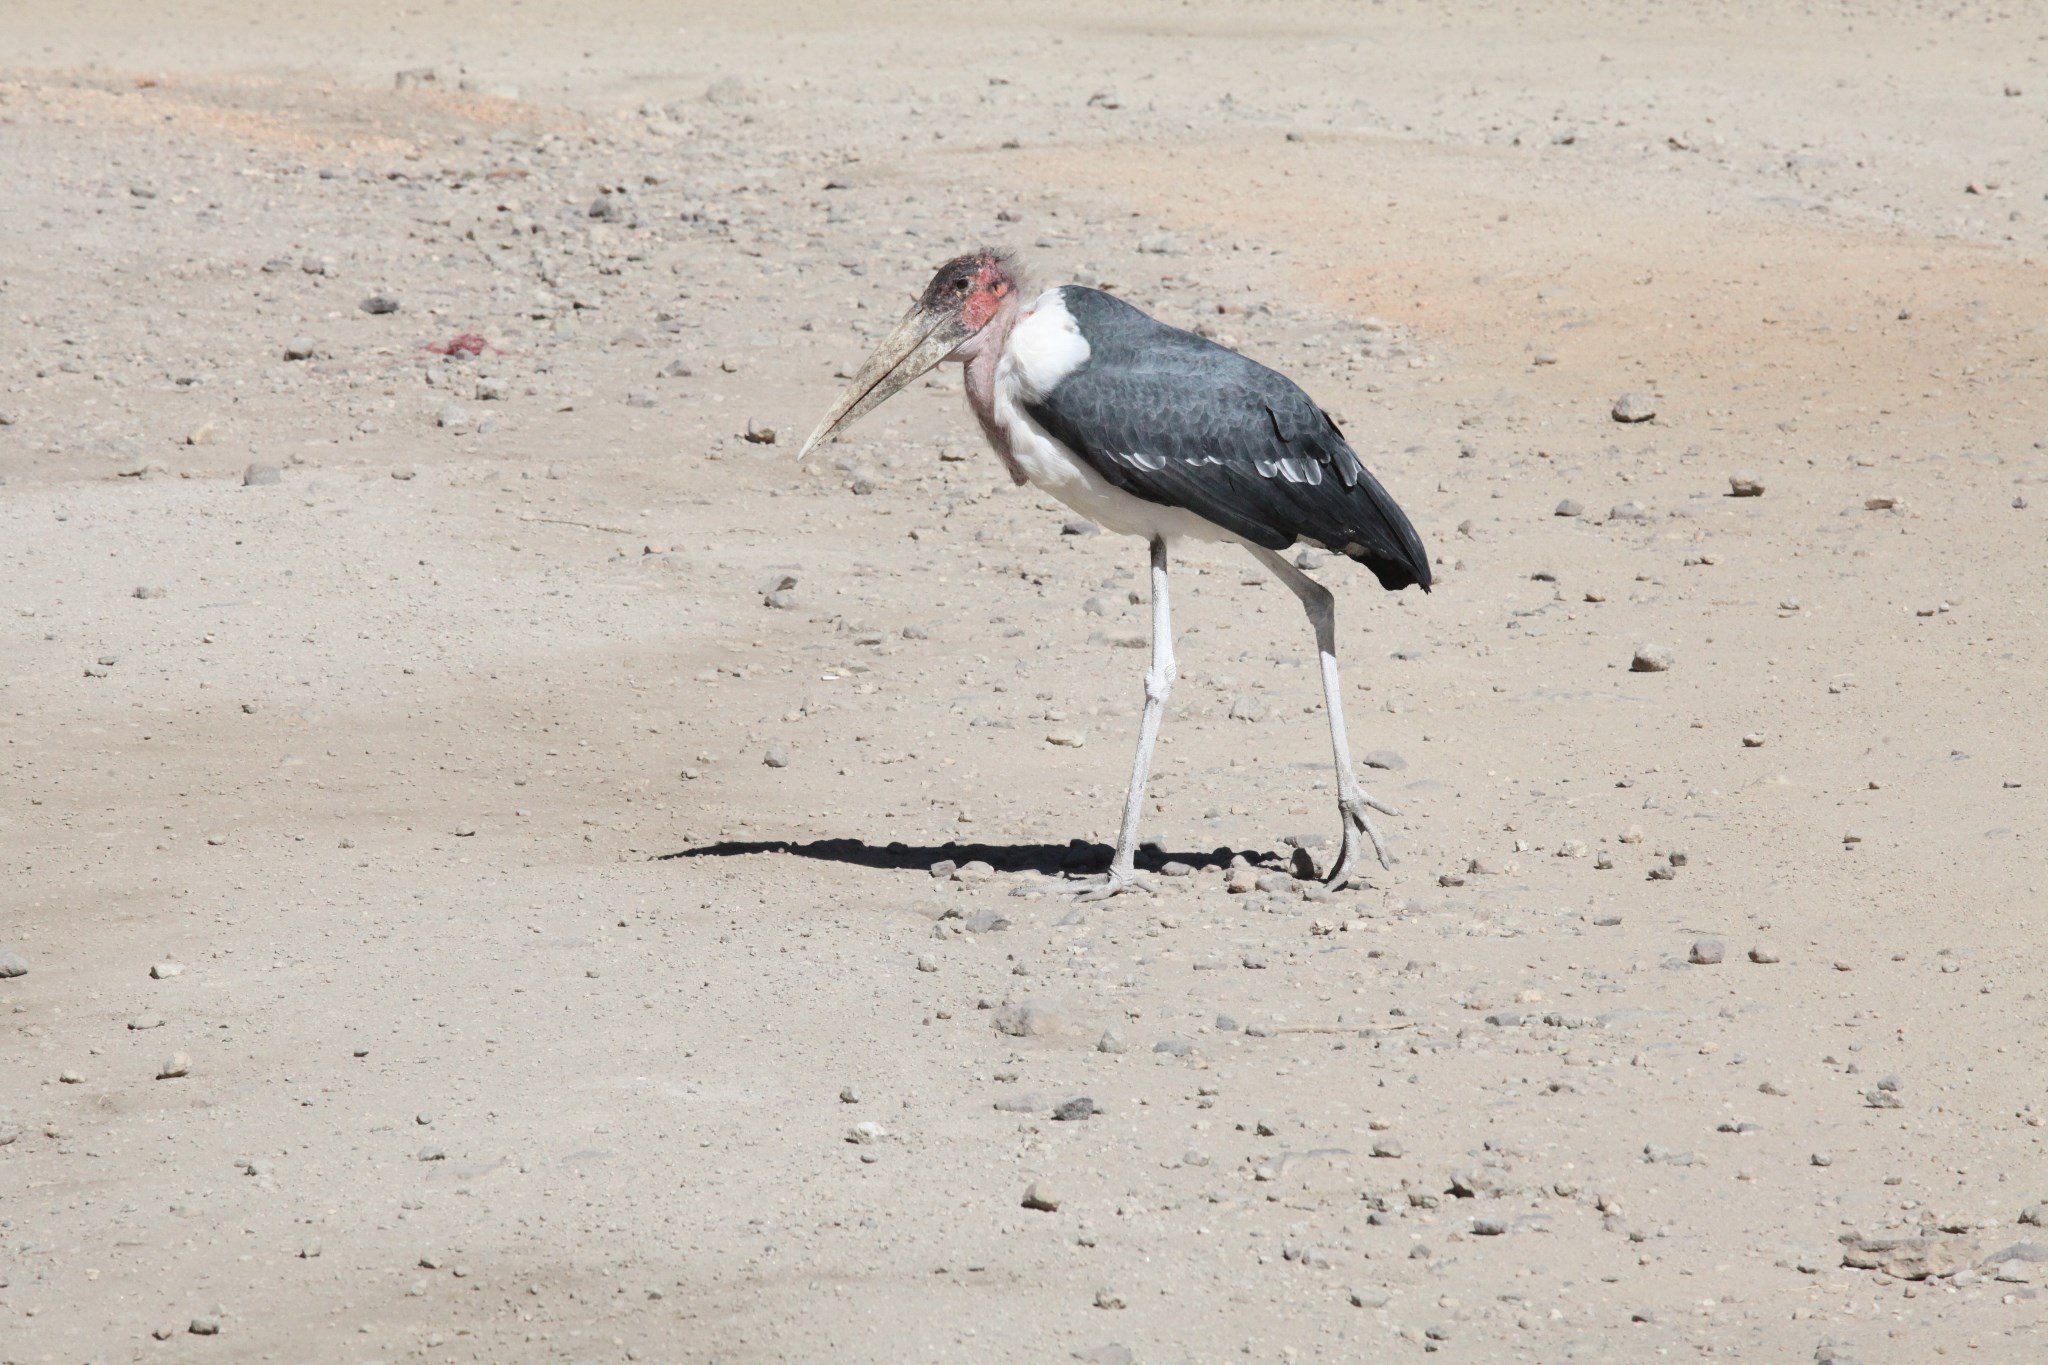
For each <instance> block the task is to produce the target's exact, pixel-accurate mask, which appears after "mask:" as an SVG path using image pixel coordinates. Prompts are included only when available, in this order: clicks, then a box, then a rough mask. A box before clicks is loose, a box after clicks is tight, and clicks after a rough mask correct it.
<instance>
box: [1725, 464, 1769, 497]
mask: <svg viewBox="0 0 2048 1365" xmlns="http://www.w3.org/2000/svg"><path fill="white" fill-rule="evenodd" d="M1728 492H1729V495H1730V496H1731V497H1737V498H1760V497H1762V496H1763V495H1764V481H1763V476H1762V475H1760V474H1755V473H1752V472H1750V471H1749V470H1743V471H1741V472H1739V473H1735V474H1730V475H1729V476H1728Z"/></svg>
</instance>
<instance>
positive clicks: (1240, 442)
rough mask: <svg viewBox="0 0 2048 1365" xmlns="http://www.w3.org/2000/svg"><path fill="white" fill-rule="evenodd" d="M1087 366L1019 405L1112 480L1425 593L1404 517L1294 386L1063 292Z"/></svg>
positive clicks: (1170, 330)
mask: <svg viewBox="0 0 2048 1365" xmlns="http://www.w3.org/2000/svg"><path fill="white" fill-rule="evenodd" d="M1061 293H1062V298H1063V300H1064V302H1065V303H1066V305H1067V308H1068V311H1070V312H1071V313H1073V315H1074V317H1075V320H1076V321H1077V322H1079V323H1080V324H1081V329H1082V333H1083V335H1084V336H1086V337H1087V339H1088V344H1089V357H1088V360H1087V361H1086V362H1085V363H1084V364H1083V365H1082V366H1081V367H1080V368H1079V369H1077V370H1075V371H1074V372H1073V373H1072V374H1070V375H1068V376H1067V377H1066V378H1065V379H1063V380H1061V381H1060V382H1059V383H1058V384H1057V385H1056V386H1054V388H1053V389H1052V391H1051V392H1050V393H1047V394H1044V395H1041V396H1039V397H1037V398H1035V399H1031V400H1027V402H1026V403H1025V410H1026V411H1027V412H1028V413H1029V414H1030V415H1031V417H1032V419H1033V420H1034V421H1036V422H1037V423H1038V424H1039V425H1040V426H1042V427H1044V428H1045V431H1046V433H1047V434H1048V435H1050V436H1052V437H1053V438H1054V439H1056V440H1058V441H1060V442H1061V443H1062V444H1064V445H1065V446H1066V447H1067V448H1068V449H1069V450H1071V451H1073V452H1074V454H1075V455H1077V456H1079V457H1080V458H1081V459H1083V460H1086V461H1087V462H1088V463H1089V465H1090V466H1092V467H1093V468H1094V469H1095V470H1096V471H1098V472H1099V473H1100V474H1101V475H1102V476H1103V477H1104V478H1106V479H1108V480H1109V481H1110V482H1111V483H1112V484H1114V485H1116V486H1117V487H1118V488H1120V489H1122V490H1123V491H1124V492H1126V493H1129V494H1131V495H1132V496H1133V497H1139V498H1143V499H1145V500H1146V501H1148V502H1156V503H1162V504H1164V505H1166V506H1169V507H1184V508H1186V509H1187V510H1189V511H1191V512H1194V513H1195V514H1196V515H1198V516H1201V517H1205V518H1207V519H1208V520H1210V521H1213V522H1215V523H1216V524H1217V525H1218V526H1221V527H1223V528H1224V529H1225V530H1227V531H1231V532H1233V533H1235V534H1237V535H1240V536H1243V537H1244V538H1245V539H1246V540H1248V541H1250V542H1252V543H1253V544H1254V545H1262V546H1264V547H1266V548H1267V549H1269V550H1282V549H1285V548H1287V547H1288V546H1290V545H1292V544H1294V543H1295V541H1297V540H1311V541H1314V542H1316V543H1317V544H1319V545H1324V546H1327V547H1328V548H1330V549H1332V550H1335V551H1338V552H1340V553H1343V554H1347V555H1349V556H1351V558H1353V559H1356V560H1358V561H1359V562H1360V563H1362V564H1364V565H1365V566H1366V567H1367V568H1369V569H1371V570H1372V571H1373V573H1374V575H1375V576H1377V577H1378V579H1379V581H1380V584H1381V586H1383V587H1385V588H1388V589H1390V590H1391V589H1399V588H1405V587H1407V586H1408V585H1409V584H1411V583H1413V584H1416V585H1418V586H1420V587H1421V588H1422V589H1423V590H1424V591H1427V590H1428V589H1429V585H1430V573H1429V557H1428V555H1427V554H1426V553H1425V552H1424V551H1423V548H1422V541H1421V538H1420V537H1418V536H1417V535H1416V534H1415V528H1414V526H1413V525H1411V524H1410V523H1409V520H1408V517H1407V514H1406V513H1404V512H1402V510H1401V508H1400V506H1399V505H1398V504H1397V503H1395V501H1394V499H1393V498H1392V497H1391V496H1390V495H1389V494H1388V493H1387V490H1386V489H1385V488H1383V487H1381V486H1380V482H1379V480H1378V479H1375V478H1374V477H1373V476H1372V471H1370V470H1368V469H1367V468H1366V467H1365V465H1364V464H1363V463H1362V462H1361V461H1360V460H1359V458H1358V456H1357V455H1356V454H1355V453H1354V452H1353V451H1352V449H1351V446H1350V445H1349V444H1348V443H1347V442H1346V441H1345V439H1344V436H1343V433H1342V432H1340V431H1338V430H1337V425H1336V423H1335V422H1332V421H1331V420H1330V417H1329V414H1328V413H1326V412H1324V411H1323V410H1322V409H1321V408H1319V407H1317V406H1316V405H1315V402H1314V401H1313V400H1312V399H1310V398H1309V396H1308V395H1307V394H1305V393H1303V392H1302V391H1301V389H1300V388H1299V387H1298V386H1297V385H1296V384H1295V383H1294V381H1293V380H1291V379H1289V378H1287V377H1286V376H1285V375H1283V374H1280V373H1278V372H1276V371H1273V370H1269V369H1267V368H1266V367H1265V366H1264V365H1261V364H1259V363H1258V362H1257V361H1254V360H1248V359H1246V358H1245V357H1243V356H1241V355H1239V354H1237V353H1236V352H1235V351H1231V350H1228V349H1226V348H1224V347H1221V346H1218V345H1216V344H1214V343H1213V342H1209V341H1205V340H1203V339H1202V338H1201V337H1198V336H1196V335H1194V334H1193V333H1192V332H1185V331H1182V330H1181V329H1179V328H1177V327H1169V326H1167V325H1166V324H1165V323H1163V322H1160V321H1158V320H1157V319H1155V318H1151V317H1148V316H1146V315H1145V314H1144V313H1142V312H1140V311H1138V310H1137V309H1136V308H1133V307H1132V306H1131V305H1129V304H1127V303H1125V302H1123V301H1122V300H1120V299H1116V298H1112V297H1111V296H1110V295H1107V294H1104V293H1102V292H1100V291H1099V290H1094V289H1083V288H1079V287H1075V286H1069V287H1068V288H1066V289H1064V290H1062V291H1061Z"/></svg>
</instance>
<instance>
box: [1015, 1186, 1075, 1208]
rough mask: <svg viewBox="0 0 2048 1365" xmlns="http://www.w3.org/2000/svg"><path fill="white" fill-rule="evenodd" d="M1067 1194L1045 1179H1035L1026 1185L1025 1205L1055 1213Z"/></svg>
mask: <svg viewBox="0 0 2048 1365" xmlns="http://www.w3.org/2000/svg"><path fill="white" fill-rule="evenodd" d="M1065 1198H1066V1196H1065V1195H1064V1194H1062V1193H1061V1192H1060V1191H1059V1190H1057V1189H1055V1188H1053V1186H1051V1185H1050V1184H1048V1183H1047V1182H1045V1181H1043V1180H1034V1181H1032V1182H1031V1183H1030V1184H1029V1185H1026V1186H1025V1187H1024V1207H1025V1208H1027V1209H1037V1210H1038V1211H1039V1212H1040V1213H1054V1212H1057V1211H1058V1209H1059V1206H1060V1204H1061V1203H1062V1202H1063V1201H1064V1200H1065Z"/></svg>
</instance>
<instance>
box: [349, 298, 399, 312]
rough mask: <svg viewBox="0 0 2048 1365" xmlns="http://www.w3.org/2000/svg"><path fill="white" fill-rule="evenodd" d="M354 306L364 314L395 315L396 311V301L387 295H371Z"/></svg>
mask: <svg viewBox="0 0 2048 1365" xmlns="http://www.w3.org/2000/svg"><path fill="white" fill-rule="evenodd" d="M356 306H357V307H358V308H360V309H362V310H363V311H364V312H365V313H374V314H383V313H395V312H397V311H398V300H397V299H395V298H393V297H391V295H389V294H372V295H370V297H368V298H366V299H364V300H363V301H362V302H361V303H359V304H357V305H356Z"/></svg>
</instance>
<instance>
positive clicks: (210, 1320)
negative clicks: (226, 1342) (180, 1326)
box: [185, 1317, 220, 1337]
mask: <svg viewBox="0 0 2048 1365" xmlns="http://www.w3.org/2000/svg"><path fill="white" fill-rule="evenodd" d="M185 1330H186V1331H188V1332H190V1333H191V1334H192V1335H193V1336H195V1337H216V1336H219V1335H220V1319H219V1318H215V1317H203V1318H194V1319H192V1325H191V1326H190V1327H187V1328H186V1329H185Z"/></svg>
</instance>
